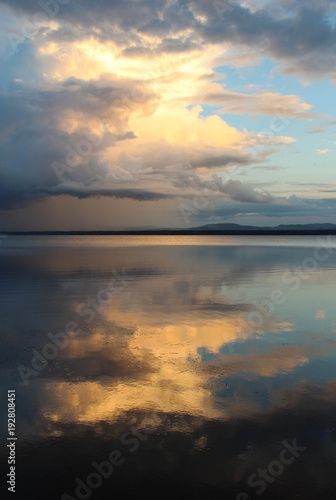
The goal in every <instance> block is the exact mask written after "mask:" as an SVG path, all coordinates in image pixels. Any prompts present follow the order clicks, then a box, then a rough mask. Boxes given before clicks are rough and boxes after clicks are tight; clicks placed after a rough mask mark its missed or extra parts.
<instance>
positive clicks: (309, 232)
mask: <svg viewBox="0 0 336 500" xmlns="http://www.w3.org/2000/svg"><path fill="white" fill-rule="evenodd" d="M0 235H7V236H316V235H324V236H326V235H330V236H332V235H335V236H336V229H335V230H330V229H302V230H276V229H273V230H272V229H255V230H231V231H230V230H200V229H195V230H192V229H187V230H183V229H182V230H170V229H167V230H157V231H2V232H0Z"/></svg>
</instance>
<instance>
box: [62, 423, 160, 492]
mask: <svg viewBox="0 0 336 500" xmlns="http://www.w3.org/2000/svg"><path fill="white" fill-rule="evenodd" d="M152 417H154V420H156V422H157V423H156V424H152V425H151V426H150V428H148V426H147V420H146V419H144V420H143V421H142V422H141V423H140V425H139V426H137V427H136V426H132V427H131V428H130V431H126V432H124V433H123V434H122V435H121V436H120V439H119V441H120V444H121V445H122V446H123V447H126V449H125V451H123V452H122V451H120V450H119V449H115V450H112V451H111V453H110V454H109V456H108V457H107V458H106V460H103V461H102V462H100V463H97V462H96V461H93V462H91V466H92V469H93V472H91V473H90V474H88V475H87V477H86V478H85V480H83V479H81V478H79V477H77V478H76V479H75V483H76V487H75V492H74V494H75V495H76V496H72V495H69V494H68V493H63V495H62V496H61V499H62V500H87V499H88V498H90V496H91V495H92V493H93V491H94V490H97V489H98V488H100V487H101V486H102V484H103V482H104V480H108V479H109V478H110V477H111V476H112V473H113V472H114V470H115V468H117V467H120V466H122V465H123V464H124V463H125V462H126V460H127V458H126V451H127V452H129V453H134V452H136V451H137V450H138V449H139V447H140V443H142V442H144V441H147V439H148V435H150V434H153V433H154V432H155V431H156V430H157V428H158V427H159V426H160V424H162V423H164V422H165V421H166V420H167V416H166V415H164V416H163V417H159V416H158V415H157V414H156V413H154V414H153V415H152ZM146 427H147V428H146Z"/></svg>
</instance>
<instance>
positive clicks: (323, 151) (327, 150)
mask: <svg viewBox="0 0 336 500" xmlns="http://www.w3.org/2000/svg"><path fill="white" fill-rule="evenodd" d="M315 153H317V154H319V155H325V154H327V153H329V149H315Z"/></svg>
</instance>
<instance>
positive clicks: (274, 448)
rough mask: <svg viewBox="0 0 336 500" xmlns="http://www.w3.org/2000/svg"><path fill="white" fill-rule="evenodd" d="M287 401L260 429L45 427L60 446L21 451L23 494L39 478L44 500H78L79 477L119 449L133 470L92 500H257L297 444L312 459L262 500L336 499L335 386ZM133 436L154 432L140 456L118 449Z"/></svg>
mask: <svg viewBox="0 0 336 500" xmlns="http://www.w3.org/2000/svg"><path fill="white" fill-rule="evenodd" d="M286 401H287V406H286V405H283V406H280V407H279V406H278V407H273V408H272V409H271V410H270V411H268V412H266V413H263V414H260V415H258V416H257V417H255V418H253V419H252V418H249V417H248V416H246V418H240V419H237V420H236V419H232V420H226V421H220V420H211V421H207V420H203V419H201V418H193V417H190V416H188V415H183V414H167V415H163V414H156V416H155V419H156V422H157V424H155V426H153V425H152V426H151V425H150V426H149V427H148V426H147V424H144V423H143V422H145V421H146V419H147V420H148V419H149V421H150V420H151V419H152V418H153V414H152V413H150V414H149V413H146V412H130V413H127V414H125V415H124V416H123V417H122V418H120V419H119V420H118V421H117V422H116V423H114V424H109V423H108V422H99V423H98V424H96V425H95V426H87V425H85V424H80V423H78V424H76V423H68V424H67V423H62V422H57V423H55V422H52V421H48V420H45V421H42V422H40V424H39V426H40V433H41V435H43V434H44V433H47V435H52V433H53V432H57V433H58V434H60V436H59V437H54V438H51V439H43V438H41V439H36V440H35V441H31V440H29V439H28V440H26V441H25V442H24V443H22V444H21V446H22V448H21V450H22V451H21V453H20V456H19V464H20V465H23V463H24V467H23V466H22V467H18V468H19V470H20V471H21V473H20V477H19V484H20V485H21V482H22V484H25V489H24V491H25V494H26V495H27V493H28V492H30V491H31V490H33V488H35V487H36V485H35V479H33V480H32V478H35V477H36V470H38V471H39V476H40V479H39V491H40V492H41V496H42V495H46V494H48V498H50V499H51V500H52V499H54V498H59V496H60V495H61V494H62V493H64V492H65V491H66V492H67V493H69V494H73V492H74V487H75V479H76V477H81V478H83V479H85V478H86V476H87V475H88V474H89V473H90V472H92V466H91V462H92V461H93V460H94V461H96V462H98V463H100V462H101V461H103V460H106V458H107V457H108V455H109V453H110V452H111V451H112V450H114V449H118V450H120V451H121V452H122V453H123V455H124V457H125V458H126V461H125V464H123V465H122V466H120V467H119V468H116V469H115V471H114V472H113V475H112V476H111V478H110V480H109V481H105V482H104V483H103V485H102V487H101V488H100V489H99V490H97V492H96V493H95V497H94V498H97V499H104V500H105V499H106V498H108V497H109V496H110V495H111V494H112V493H113V495H115V496H118V495H121V494H122V495H123V496H124V497H126V498H129V497H130V495H131V494H132V493H133V492H135V491H137V492H138V494H139V492H140V491H141V492H142V491H145V492H146V496H147V498H157V495H158V496H159V497H160V498H169V495H171V494H173V493H174V496H176V497H177V498H182V497H183V498H184V497H187V498H200V499H201V498H210V499H212V498H223V497H224V498H226V496H227V497H228V498H235V496H236V495H237V494H238V493H239V492H241V491H244V492H245V491H246V492H247V493H249V495H251V498H256V492H255V490H253V489H252V488H250V487H249V486H248V485H247V479H248V477H249V476H250V475H251V474H252V473H256V472H257V471H258V469H259V468H265V467H267V466H268V464H269V463H270V462H271V461H273V460H277V459H278V457H279V453H280V451H281V450H282V449H283V444H282V443H283V441H287V442H289V443H290V444H291V443H292V442H293V440H294V439H296V441H297V444H298V445H299V446H303V447H305V448H306V450H305V451H302V452H301V453H300V455H299V457H298V458H297V459H296V460H295V461H294V462H293V463H292V464H290V465H288V466H286V467H285V470H284V472H283V474H282V475H281V476H279V477H278V478H276V480H275V482H274V483H273V484H270V485H268V488H267V490H266V491H265V493H263V496H262V497H263V498H266V499H272V500H273V499H276V500H285V499H286V500H287V499H289V500H294V499H296V498H305V499H307V500H316V499H317V498H321V499H322V498H323V499H327V500H329V499H330V500H331V499H332V498H333V495H334V494H335V493H336V488H335V481H334V473H333V471H334V464H335V458H336V456H335V445H336V434H335V427H334V422H335V417H336V400H335V387H334V384H333V385H332V386H329V387H328V386H324V387H323V388H319V389H316V388H314V387H313V386H304V387H302V388H301V390H300V389H298V390H292V391H289V392H288V393H287V394H286ZM132 426H134V427H135V428H137V429H139V431H140V432H141V436H146V434H145V431H146V429H149V430H150V431H151V433H150V434H148V435H147V436H148V439H146V440H144V441H143V442H141V441H140V442H139V448H138V450H136V451H135V452H134V453H130V451H129V450H130V447H129V446H125V445H124V444H122V443H121V442H120V436H121V435H122V434H123V433H124V432H128V431H130V429H131V427H132ZM45 457H48V460H47V461H46V460H45ZM57 495H58V496H57ZM155 495H156V496H155ZM18 498H23V497H20V496H19V497H18ZM25 498H27V496H26V497H25Z"/></svg>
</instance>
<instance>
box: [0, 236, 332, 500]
mask: <svg viewBox="0 0 336 500" xmlns="http://www.w3.org/2000/svg"><path fill="white" fill-rule="evenodd" d="M321 246H322V247H323V246H324V247H325V248H319V247H321ZM0 265H1V281H0V304H1V311H2V313H1V327H2V328H1V337H2V349H1V359H0V361H1V364H0V367H1V375H2V377H1V380H2V383H1V384H2V385H1V387H2V403H1V408H2V410H1V417H2V418H1V430H2V437H3V439H4V440H5V439H6V437H7V431H6V427H7V416H6V398H7V390H8V389H16V407H17V410H16V411H17V421H16V435H17V437H18V441H17V445H16V458H17V462H16V479H17V493H16V498H20V499H21V498H25V499H30V498H31V499H33V498H34V499H43V500H44V499H54V498H55V499H56V498H58V499H61V498H62V495H63V494H67V495H68V496H67V495H65V496H63V499H64V500H66V499H67V500H69V498H72V499H74V498H78V499H80V498H81V499H86V498H92V499H96V498H97V499H104V500H105V499H112V498H113V499H114V498H116V499H119V498H126V499H128V498H134V496H135V495H137V496H139V495H141V494H142V493H143V492H144V493H145V495H146V497H147V498H158V499H161V498H170V497H172V496H173V497H174V498H200V499H203V498H204V499H206V498H221V499H223V498H232V499H236V498H237V499H238V500H248V499H251V500H252V499H255V498H263V499H268V498H274V499H305V500H306V499H314V500H316V499H329V498H330V499H334V498H335V494H336V479H335V470H336V469H335V467H336V313H335V310H336V307H335V295H336V294H335V292H336V238H335V237H329V239H328V237H326V236H322V237H321V238H320V239H318V238H317V237H289V236H284V237H266V236H265V237H243V236H240V237H230V236H225V237H224V236H223V237H221V236H202V237H196V236H181V237H176V236H173V237H167V236H163V237H161V236H155V237H149V236H125V237H120V236H118V237H89V236H87V237H65V236H60V237H28V236H25V237H9V238H7V239H5V240H1V244H0ZM3 450H4V448H3ZM7 455H8V451H6V450H5V451H4V454H3V460H4V461H5V462H6V463H5V465H4V469H2V470H5V471H6V473H7V472H8V471H7V469H8V465H7ZM111 462H112V464H111ZM76 488H77V491H76Z"/></svg>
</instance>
